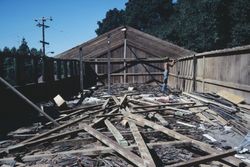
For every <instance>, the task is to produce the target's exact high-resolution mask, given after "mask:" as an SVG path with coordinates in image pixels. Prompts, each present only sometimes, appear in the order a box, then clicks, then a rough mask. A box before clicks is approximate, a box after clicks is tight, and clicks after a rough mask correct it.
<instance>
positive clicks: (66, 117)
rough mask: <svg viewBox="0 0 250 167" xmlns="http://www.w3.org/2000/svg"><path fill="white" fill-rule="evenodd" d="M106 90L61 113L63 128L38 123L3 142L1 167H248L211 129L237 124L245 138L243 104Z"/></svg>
mask: <svg viewBox="0 0 250 167" xmlns="http://www.w3.org/2000/svg"><path fill="white" fill-rule="evenodd" d="M149 89H150V88H148V92H150V91H149ZM103 91H104V90H99V92H96V95H97V96H98V97H99V98H100V99H102V100H103V101H104V102H103V103H101V104H94V105H88V106H78V107H77V108H72V109H67V110H62V111H59V112H60V117H59V118H57V119H55V121H56V122H58V123H59V126H56V127H55V125H54V124H53V123H52V122H47V123H44V124H40V123H37V124H35V125H34V126H33V127H32V128H27V129H25V128H23V129H19V131H16V132H12V133H11V134H10V135H9V136H8V139H6V140H3V141H0V165H2V166H36V165H43V166H78V167H83V166H148V167H153V166H171V167H174V166H175V167H181V166H202V167H207V166H233V165H234V166H244V165H245V163H243V162H242V161H241V160H239V159H237V158H235V157H234V155H235V154H236V153H237V150H236V149H233V148H232V147H227V148H226V147H224V146H222V145H221V144H220V143H219V142H216V139H214V138H213V137H212V136H211V135H209V134H207V132H208V131H209V129H213V128H215V127H224V126H232V128H233V130H232V133H236V134H237V135H241V136H242V137H244V135H246V133H247V131H248V130H247V128H246V126H245V123H247V122H244V119H243V118H241V117H240V116H239V115H237V112H239V111H238V110H239V109H238V108H237V107H236V106H230V105H228V104H225V103H221V102H219V101H216V99H211V98H208V95H205V94H189V93H183V94H179V95H168V96H166V95H162V94H158V95H156V94H150V95H146V94H145V92H147V89H145V90H144V92H140V91H136V90H133V91H132V92H131V91H117V92H118V93H117V94H116V95H112V96H107V95H101V94H102V92H103ZM151 91H152V89H151ZM94 95H95V94H94ZM239 122H240V124H239Z"/></svg>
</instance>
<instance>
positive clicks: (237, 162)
mask: <svg viewBox="0 0 250 167" xmlns="http://www.w3.org/2000/svg"><path fill="white" fill-rule="evenodd" d="M127 116H128V119H129V118H130V119H131V120H132V121H134V122H135V123H136V124H138V125H144V126H148V127H151V128H153V129H155V130H158V131H161V132H163V133H165V134H166V135H168V136H170V137H173V138H175V139H177V140H186V141H189V142H191V143H193V144H195V145H197V146H198V148H199V149H201V150H203V151H205V152H208V153H210V154H214V153H221V152H220V151H218V150H216V149H214V148H212V147H211V146H210V145H209V144H206V143H203V142H201V141H198V140H194V139H191V138H189V137H187V136H184V135H182V134H180V133H177V132H175V131H174V130H171V129H168V128H166V127H164V126H161V125H159V124H157V123H154V122H152V121H149V120H146V119H144V118H143V117H141V116H137V115H135V114H130V113H127ZM226 161H227V162H229V163H232V164H234V165H236V166H239V165H240V164H241V163H242V161H240V160H238V159H236V158H235V157H228V158H226Z"/></svg>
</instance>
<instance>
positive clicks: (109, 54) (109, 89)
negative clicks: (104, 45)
mask: <svg viewBox="0 0 250 167" xmlns="http://www.w3.org/2000/svg"><path fill="white" fill-rule="evenodd" d="M110 59H111V52H110V34H108V94H109V95H110V94H111V87H110V84H111V83H110V80H111V69H110V68H111V65H110Z"/></svg>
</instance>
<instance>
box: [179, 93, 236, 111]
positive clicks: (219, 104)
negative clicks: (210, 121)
mask: <svg viewBox="0 0 250 167" xmlns="http://www.w3.org/2000/svg"><path fill="white" fill-rule="evenodd" d="M182 94H183V95H186V96H189V97H192V98H194V99H197V100H200V101H202V102H204V103H208V104H209V103H210V104H214V105H217V106H219V107H222V108H224V109H227V110H230V111H236V109H235V108H232V107H228V106H226V105H223V104H221V103H218V102H215V101H212V100H209V99H205V98H203V97H199V96H196V95H193V94H190V93H187V92H183V93H182Z"/></svg>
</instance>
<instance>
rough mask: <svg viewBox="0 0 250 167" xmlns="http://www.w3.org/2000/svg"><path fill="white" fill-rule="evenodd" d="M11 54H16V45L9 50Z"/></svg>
mask: <svg viewBox="0 0 250 167" xmlns="http://www.w3.org/2000/svg"><path fill="white" fill-rule="evenodd" d="M10 52H11V54H12V55H13V56H14V55H17V49H16V47H12V48H11V50H10Z"/></svg>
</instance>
